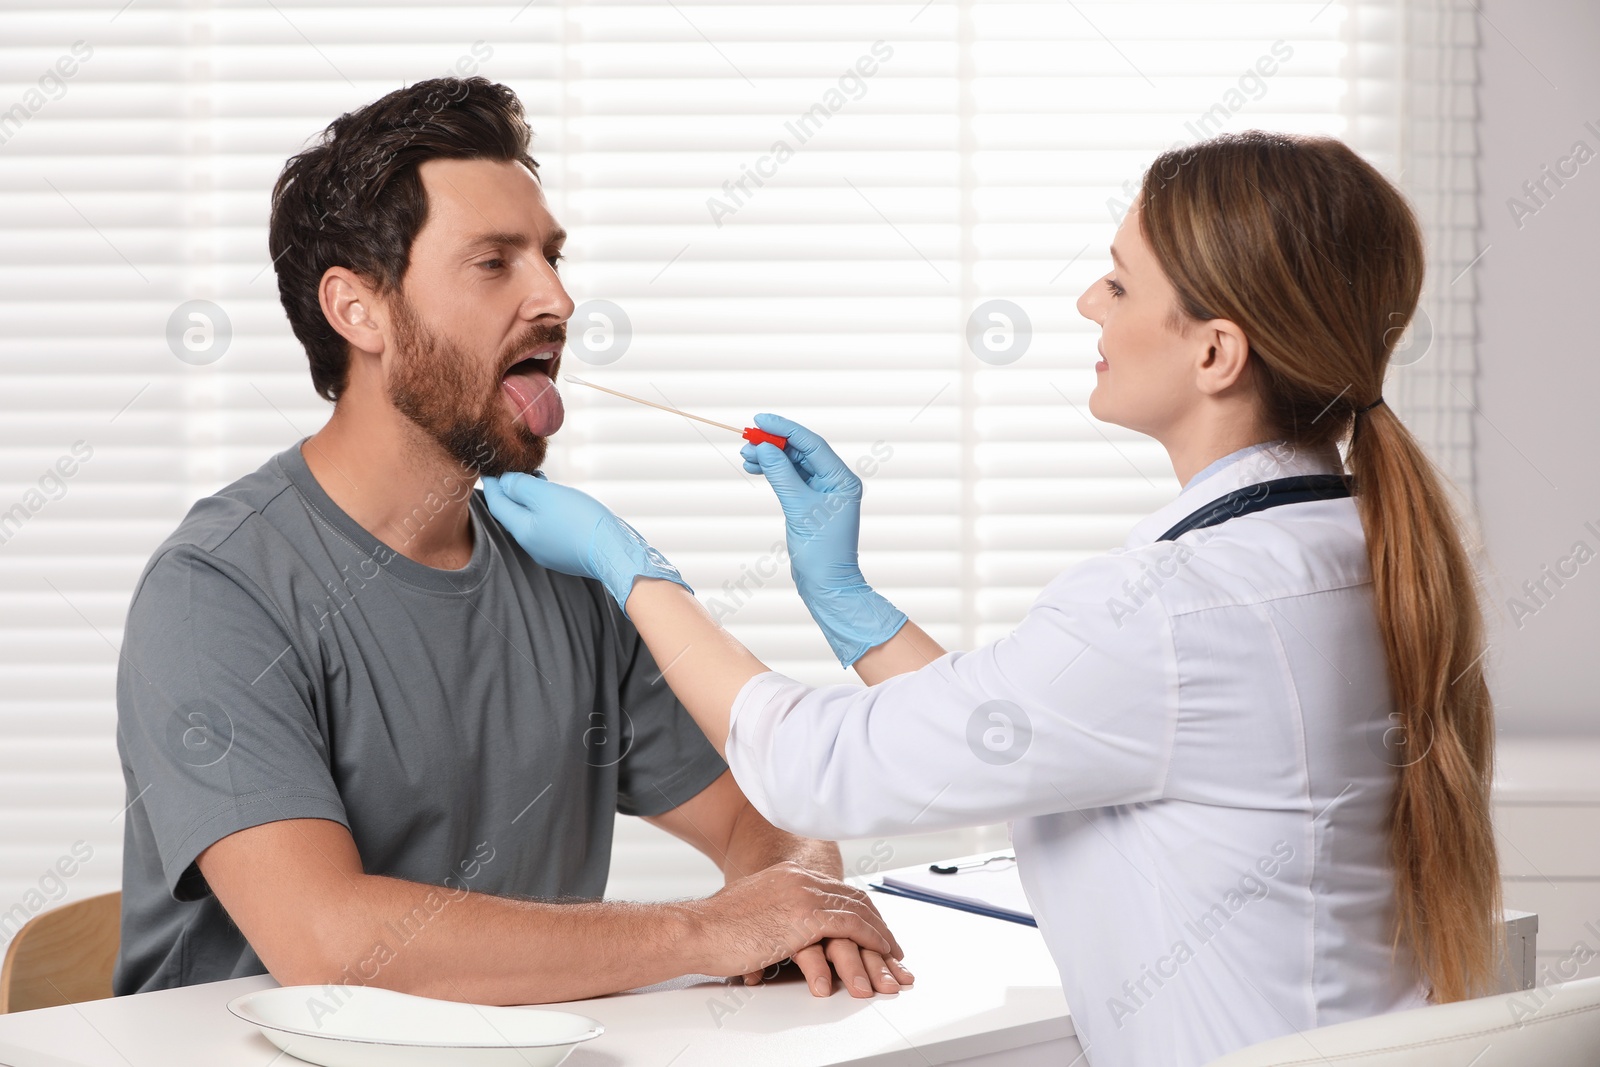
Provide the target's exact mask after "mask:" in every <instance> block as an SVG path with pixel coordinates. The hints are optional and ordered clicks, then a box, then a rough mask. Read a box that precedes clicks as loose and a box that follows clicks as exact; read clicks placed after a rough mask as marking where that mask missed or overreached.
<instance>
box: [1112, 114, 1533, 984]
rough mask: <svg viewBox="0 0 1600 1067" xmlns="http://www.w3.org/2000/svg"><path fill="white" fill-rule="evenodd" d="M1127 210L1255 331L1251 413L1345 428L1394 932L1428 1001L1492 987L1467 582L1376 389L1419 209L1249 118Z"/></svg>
mask: <svg viewBox="0 0 1600 1067" xmlns="http://www.w3.org/2000/svg"><path fill="white" fill-rule="evenodd" d="M1140 225H1141V226H1142V227H1143V230H1144V234H1145V237H1146V239H1147V240H1148V241H1149V242H1150V245H1151V248H1152V249H1153V250H1154V252H1155V255H1156V258H1157V259H1158V260H1159V261H1160V263H1161V266H1162V268H1163V270H1164V272H1165V273H1166V275H1167V277H1168V279H1169V280H1170V281H1171V282H1172V284H1173V287H1174V288H1175V289H1176V291H1177V294H1178V301H1179V306H1180V309H1181V311H1182V312H1183V313H1184V314H1185V315H1187V316H1189V317H1190V318H1192V319H1199V320H1206V319H1213V318H1225V319H1229V320H1231V321H1233V322H1234V323H1236V324H1237V325H1238V326H1240V327H1241V328H1242V329H1243V330H1244V333H1245V335H1246V336H1247V337H1248V338H1249V339H1250V352H1251V355H1252V357H1255V358H1253V359H1252V363H1253V364H1254V367H1255V370H1256V371H1257V381H1258V391H1259V395H1260V400H1261V410H1262V417H1263V419H1264V421H1265V423H1266V424H1267V425H1268V427H1270V428H1271V430H1272V432H1273V433H1274V434H1276V435H1277V436H1279V437H1282V438H1285V439H1287V440H1289V441H1290V442H1291V443H1293V444H1294V445H1295V446H1297V447H1304V448H1306V449H1307V450H1317V449H1322V448H1327V447H1330V446H1333V445H1336V444H1342V443H1345V442H1346V441H1348V448H1347V450H1346V451H1347V456H1346V463H1347V465H1348V467H1349V475H1350V477H1351V481H1352V490H1353V494H1354V496H1355V500H1356V504H1357V507H1358V509H1359V512H1360V515H1361V523H1362V527H1363V529H1364V531H1365V535H1366V545H1367V555H1368V558H1369V561H1370V563H1371V569H1372V581H1373V589H1374V599H1375V602H1376V606H1377V621H1378V626H1379V629H1380V630H1381V632H1382V638H1383V645H1384V650H1385V653H1386V658H1387V665H1388V674H1389V680H1390V685H1391V691H1392V694H1393V698H1394V706H1395V708H1396V714H1397V716H1398V723H1397V726H1398V730H1397V731H1391V734H1397V735H1398V736H1397V737H1396V738H1395V740H1398V741H1401V742H1403V743H1402V744H1399V745H1396V746H1394V748H1393V750H1394V751H1398V752H1399V753H1400V756H1399V758H1397V759H1395V760H1394V761H1393V762H1394V763H1395V764H1396V765H1397V767H1396V775H1397V779H1396V784H1395V791H1394V806H1393V809H1392V817H1391V820H1390V830H1389V853H1390V858H1391V861H1392V863H1393V866H1394V877H1395V904H1396V906H1395V930H1394V936H1395V945H1396V947H1397V948H1398V947H1400V946H1402V945H1404V946H1405V947H1407V948H1409V949H1410V950H1411V953H1412V955H1413V956H1414V958H1415V959H1416V961H1417V965H1418V967H1419V968H1420V969H1421V971H1422V975H1423V977H1424V978H1425V980H1426V982H1427V984H1428V986H1429V988H1430V996H1431V998H1432V999H1433V1000H1434V1001H1436V1002H1440V1003H1443V1002H1447V1001H1454V1000H1462V999H1465V998H1468V997H1472V996H1475V995H1481V994H1483V993H1486V992H1490V991H1492V989H1493V987H1494V984H1495V979H1496V965H1497V959H1498V954H1499V945H1500V939H1501V929H1502V926H1501V917H1500V872H1499V862H1498V859H1497V856H1496V852H1495V843H1494V831H1493V825H1492V821H1491V816H1490V808H1489V790H1490V784H1491V778H1492V772H1493V762H1494V761H1493V757H1494V712H1493V705H1492V702H1491V700H1490V697H1489V690H1488V685H1487V682H1486V680H1485V668H1484V662H1483V660H1484V652H1485V646H1484V633H1483V630H1484V626H1483V615H1482V608H1481V601H1480V597H1479V593H1478V589H1477V582H1476V579H1475V576H1474V574H1473V570H1472V567H1471V565H1470V561H1469V559H1468V556H1467V553H1466V550H1465V548H1464V547H1463V544H1462V530H1463V524H1462V523H1461V521H1460V520H1459V518H1458V517H1457V515H1456V514H1455V512H1454V509H1453V507H1452V505H1451V502H1450V500H1449V498H1448V497H1447V496H1446V491H1445V485H1444V480H1443V477H1442V476H1441V475H1440V473H1439V472H1438V471H1437V469H1436V468H1435V467H1434V465H1433V463H1432V461H1431V460H1430V459H1429V458H1428V457H1427V455H1426V454H1425V453H1424V452H1423V451H1422V449H1421V447H1420V446H1419V445H1418V443H1417V441H1416V438H1414V437H1413V436H1412V434H1411V432H1410V431H1409V430H1408V429H1406V427H1405V424H1404V423H1402V422H1401V421H1400V418H1399V416H1397V415H1396V414H1395V413H1394V412H1393V411H1392V410H1391V409H1390V408H1389V407H1388V406H1387V405H1386V404H1379V405H1377V406H1375V407H1371V408H1370V409H1369V410H1365V411H1362V412H1361V413H1360V414H1357V412H1358V410H1360V409H1363V408H1367V407H1368V405H1370V404H1372V403H1373V402H1374V401H1375V400H1376V399H1377V398H1378V397H1379V396H1381V394H1382V386H1383V380H1384V374H1385V371H1386V369H1387V367H1388V363H1389V356H1390V352H1391V350H1392V347H1393V345H1394V343H1395V342H1396V341H1397V340H1398V338H1399V336H1400V331H1399V330H1398V329H1396V327H1397V326H1404V325H1405V324H1406V323H1407V322H1409V321H1410V319H1411V317H1412V315H1413V314H1414V312H1415V310H1416V307H1417V301H1418V298H1419V295H1420V292H1421V287H1422V276H1423V249H1422V238H1421V233H1420V229H1419V227H1418V226H1417V222H1416V217H1415V216H1414V215H1413V213H1412V211H1411V208H1410V206H1409V205H1408V204H1407V203H1406V201H1405V198H1404V197H1403V196H1401V194H1400V192H1399V191H1398V190H1397V189H1395V187H1394V186H1393V185H1391V184H1390V183H1389V182H1388V181H1387V180H1386V179H1385V178H1384V177H1383V176H1382V175H1381V174H1379V173H1378V171H1377V170H1376V169H1375V168H1373V167H1372V166H1371V165H1370V164H1368V163H1367V162H1366V161H1364V160H1363V159H1361V158H1360V157H1359V156H1357V155H1356V154H1355V153H1354V152H1353V151H1351V150H1350V149H1349V148H1348V147H1347V146H1346V145H1344V144H1342V143H1341V142H1339V141H1337V140H1334V139H1332V138H1325V137H1303V136H1296V135H1287V134H1267V133H1262V132H1260V131H1251V132H1248V133H1242V134H1231V135H1224V136H1221V137H1216V138H1213V139H1211V140H1209V141H1202V142H1200V143H1199V144H1196V145H1192V146H1189V147H1187V148H1181V149H1174V150H1173V151H1170V152H1167V153H1165V154H1163V155H1162V156H1160V157H1158V158H1157V159H1156V160H1155V162H1154V163H1152V164H1151V166H1150V169H1149V170H1148V171H1147V172H1146V173H1145V177H1144V186H1143V188H1142V190H1141V192H1140Z"/></svg>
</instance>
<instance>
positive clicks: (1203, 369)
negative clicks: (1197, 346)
mask: <svg viewBox="0 0 1600 1067" xmlns="http://www.w3.org/2000/svg"><path fill="white" fill-rule="evenodd" d="M1199 336H1200V340H1201V342H1202V344H1203V345H1204V346H1205V348H1204V351H1202V352H1201V353H1200V354H1199V361H1198V363H1197V364H1196V366H1195V385H1196V386H1197V387H1198V388H1199V390H1200V391H1201V392H1202V393H1206V394H1208V395H1211V396H1215V395H1217V394H1218V393H1222V392H1226V391H1227V390H1228V389H1230V388H1232V387H1233V385H1234V383H1236V382H1237V381H1238V380H1239V379H1240V377H1241V376H1242V375H1243V374H1244V372H1245V368H1246V366H1247V365H1248V364H1249V362H1250V339H1249V338H1248V337H1246V336H1245V335H1244V331H1243V330H1241V329H1240V328H1239V326H1238V325H1237V324H1236V323H1234V322H1232V321H1230V320H1228V319H1211V320H1210V321H1208V322H1204V323H1202V324H1201V325H1200V330H1199Z"/></svg>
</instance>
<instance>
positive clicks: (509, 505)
mask: <svg viewBox="0 0 1600 1067" xmlns="http://www.w3.org/2000/svg"><path fill="white" fill-rule="evenodd" d="M483 495H484V499H486V500H487V501H488V503H489V512H490V514H492V515H493V516H494V517H495V518H496V519H498V520H499V521H500V525H501V526H504V527H505V528H506V530H507V531H508V532H509V533H510V534H511V536H512V537H514V538H516V539H517V543H518V544H519V545H521V546H522V547H523V550H524V551H526V552H527V553H528V555H530V556H532V557H533V559H534V562H535V563H538V564H539V565H540V566H543V567H547V568H549V569H550V570H553V571H560V572H561V573H563V574H575V575H577V576H578V577H580V578H595V579H598V580H599V581H600V583H601V584H602V585H604V586H605V587H606V592H608V593H610V594H611V597H612V599H613V600H615V601H616V602H617V606H618V607H620V608H622V609H623V614H627V609H628V594H629V593H631V592H633V580H634V579H635V578H665V579H667V580H668V581H673V582H677V583H678V584H679V585H681V586H683V587H684V588H685V589H689V583H688V582H686V581H684V580H683V576H682V575H681V574H679V573H678V569H677V568H676V567H674V566H673V565H672V564H671V563H669V562H667V558H666V557H665V556H663V555H662V554H661V553H660V552H657V551H656V550H655V549H653V548H651V547H650V545H649V543H648V542H646V541H645V539H644V538H643V537H640V536H639V532H638V531H637V530H635V529H634V528H633V527H632V526H629V525H628V524H627V523H625V522H623V521H622V520H621V519H619V518H617V517H616V516H615V515H613V514H612V513H611V510H610V509H609V508H607V507H606V506H605V505H604V504H602V503H600V501H598V500H596V499H595V498H594V497H592V496H590V495H589V494H587V493H584V492H581V491H580V490H577V489H574V488H572V487H571V486H569V485H557V484H555V483H554V482H552V481H549V480H548V479H546V478H545V476H544V472H543V471H540V472H537V473H535V474H531V475H530V474H521V473H517V472H512V473H510V474H504V475H501V476H500V477H498V478H487V477H486V478H484V479H483ZM689 592H691V593H692V592H694V590H693V589H689Z"/></svg>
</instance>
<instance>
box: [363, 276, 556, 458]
mask: <svg viewBox="0 0 1600 1067" xmlns="http://www.w3.org/2000/svg"><path fill="white" fill-rule="evenodd" d="M392 312H393V315H394V327H395V344H396V346H397V347H398V348H399V357H398V359H397V360H396V361H395V368H394V373H393V374H392V375H391V377H390V378H389V382H388V388H387V393H388V397H389V402H390V403H391V404H393V405H394V406H395V410H397V411H399V412H400V413H401V414H402V415H404V416H405V417H406V418H408V419H410V420H411V421H412V422H414V423H416V425H417V426H418V427H419V428H420V429H421V430H422V431H423V432H424V433H426V434H427V435H428V436H429V437H431V438H432V439H433V440H434V441H436V442H438V444H439V447H441V448H443V449H444V450H445V452H447V453H448V454H449V455H450V457H451V458H452V459H454V460H455V461H456V462H457V463H458V464H460V465H461V467H462V469H464V470H467V471H472V472H475V473H477V474H479V475H483V476H486V477H498V476H499V475H502V474H505V473H506V472H508V471H523V472H525V473H528V474H531V473H533V472H534V471H536V470H538V469H539V468H540V467H541V466H542V465H543V464H544V457H545V451H546V448H547V447H548V443H549V439H548V438H545V437H541V436H540V435H538V434H536V433H534V432H533V431H532V430H530V429H528V427H527V426H526V425H524V423H523V422H522V420H521V419H520V418H513V417H512V416H510V415H509V414H508V413H507V412H506V407H505V400H504V399H503V395H502V392H501V388H500V378H499V377H498V376H499V375H500V374H501V373H502V372H503V371H504V370H505V360H508V359H510V357H511V356H512V355H514V354H516V353H518V352H525V351H527V350H528V349H530V348H533V347H536V346H538V345H541V344H549V343H550V342H557V343H560V342H563V341H565V340H566V328H565V326H556V327H548V326H540V327H534V328H533V329H532V330H530V331H529V332H528V333H527V334H526V335H524V336H523V337H521V338H519V340H518V343H517V344H516V345H513V346H512V347H511V348H510V349H509V350H508V351H507V352H506V353H505V354H504V355H503V356H502V357H501V358H500V359H499V360H497V361H496V363H495V364H494V366H492V367H489V368H487V373H489V374H493V375H495V377H494V378H492V379H490V380H488V381H485V380H484V377H483V376H484V374H485V370H486V369H485V367H484V366H483V364H482V360H481V357H479V358H474V357H473V356H471V355H469V354H468V353H467V352H465V351H463V350H462V348H461V347H460V346H459V345H457V344H456V343H454V342H453V341H451V340H449V339H448V338H446V337H443V336H441V335H440V334H437V333H434V332H432V331H431V330H429V329H428V328H427V326H425V325H424V324H423V322H422V320H421V319H420V318H418V316H417V314H416V311H415V309H414V308H412V306H411V304H410V302H409V301H407V300H406V298H405V297H404V295H398V296H397V298H396V299H395V301H394V302H393V304H392ZM559 362H560V357H559V356H557V357H555V358H554V359H552V360H551V361H550V373H551V375H552V377H553V376H554V374H555V370H556V366H557V364H558V363H559Z"/></svg>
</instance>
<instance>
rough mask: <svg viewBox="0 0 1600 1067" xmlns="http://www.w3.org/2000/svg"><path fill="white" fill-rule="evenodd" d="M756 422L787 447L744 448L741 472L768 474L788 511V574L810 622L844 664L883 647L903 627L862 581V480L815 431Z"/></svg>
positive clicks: (899, 614) (768, 418) (775, 418)
mask: <svg viewBox="0 0 1600 1067" xmlns="http://www.w3.org/2000/svg"><path fill="white" fill-rule="evenodd" d="M756 425H757V426H759V427H760V428H761V429H763V430H766V431H767V432H769V433H775V434H779V435H780V436H783V437H787V438H788V439H789V445H788V447H787V448H783V449H779V448H778V447H777V446H776V445H772V444H759V445H745V446H744V448H743V449H741V450H740V453H739V454H740V455H741V456H743V457H744V469H745V470H746V471H748V472H749V473H751V474H764V475H766V477H767V482H768V484H770V485H771V486H772V490H773V492H775V493H777V495H778V503H779V505H781V506H782V508H783V518H784V525H785V527H786V532H787V535H788V544H789V573H790V574H792V575H794V584H795V586H796V587H797V588H798V589H799V590H800V599H802V600H804V601H805V605H806V608H807V609H808V610H809V611H810V612H811V617H812V618H813V619H815V620H816V621H817V625H818V626H819V627H821V628H822V634H823V636H824V637H826V638H827V639H828V644H829V645H830V646H831V647H832V648H833V652H834V655H836V656H838V657H839V663H840V664H841V665H843V666H845V667H848V666H850V665H851V664H853V663H854V662H855V661H856V660H858V659H860V658H861V657H862V656H864V655H866V654H867V652H868V651H870V650H871V649H873V648H876V647H877V646H878V645H881V644H883V643H884V642H885V641H887V640H889V638H891V637H893V636H894V635H895V634H896V633H898V632H899V631H900V627H902V626H904V625H905V623H906V615H905V612H903V611H901V610H900V609H898V608H896V607H895V606H894V605H893V604H891V603H889V602H888V601H887V600H885V599H884V598H883V597H882V596H880V595H878V593H876V592H874V591H873V589H872V587H871V586H870V585H868V584H867V580H866V579H865V578H863V577H862V576H861V565H860V562H859V560H858V558H857V546H858V543H859V541H860V533H861V479H860V478H857V477H856V475H855V472H854V471H852V470H851V469H850V468H849V467H848V466H846V465H845V462H844V461H843V460H842V459H840V458H839V457H838V455H837V454H836V453H835V452H834V451H833V449H832V448H830V447H829V446H828V442H826V441H824V440H823V439H822V438H821V437H819V436H818V435H817V434H814V433H812V432H811V431H810V430H808V429H806V428H805V427H804V426H801V425H800V424H799V423H796V422H791V421H789V420H788V419H786V418H783V417H782V416H779V415H768V414H761V415H757V416H756Z"/></svg>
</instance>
